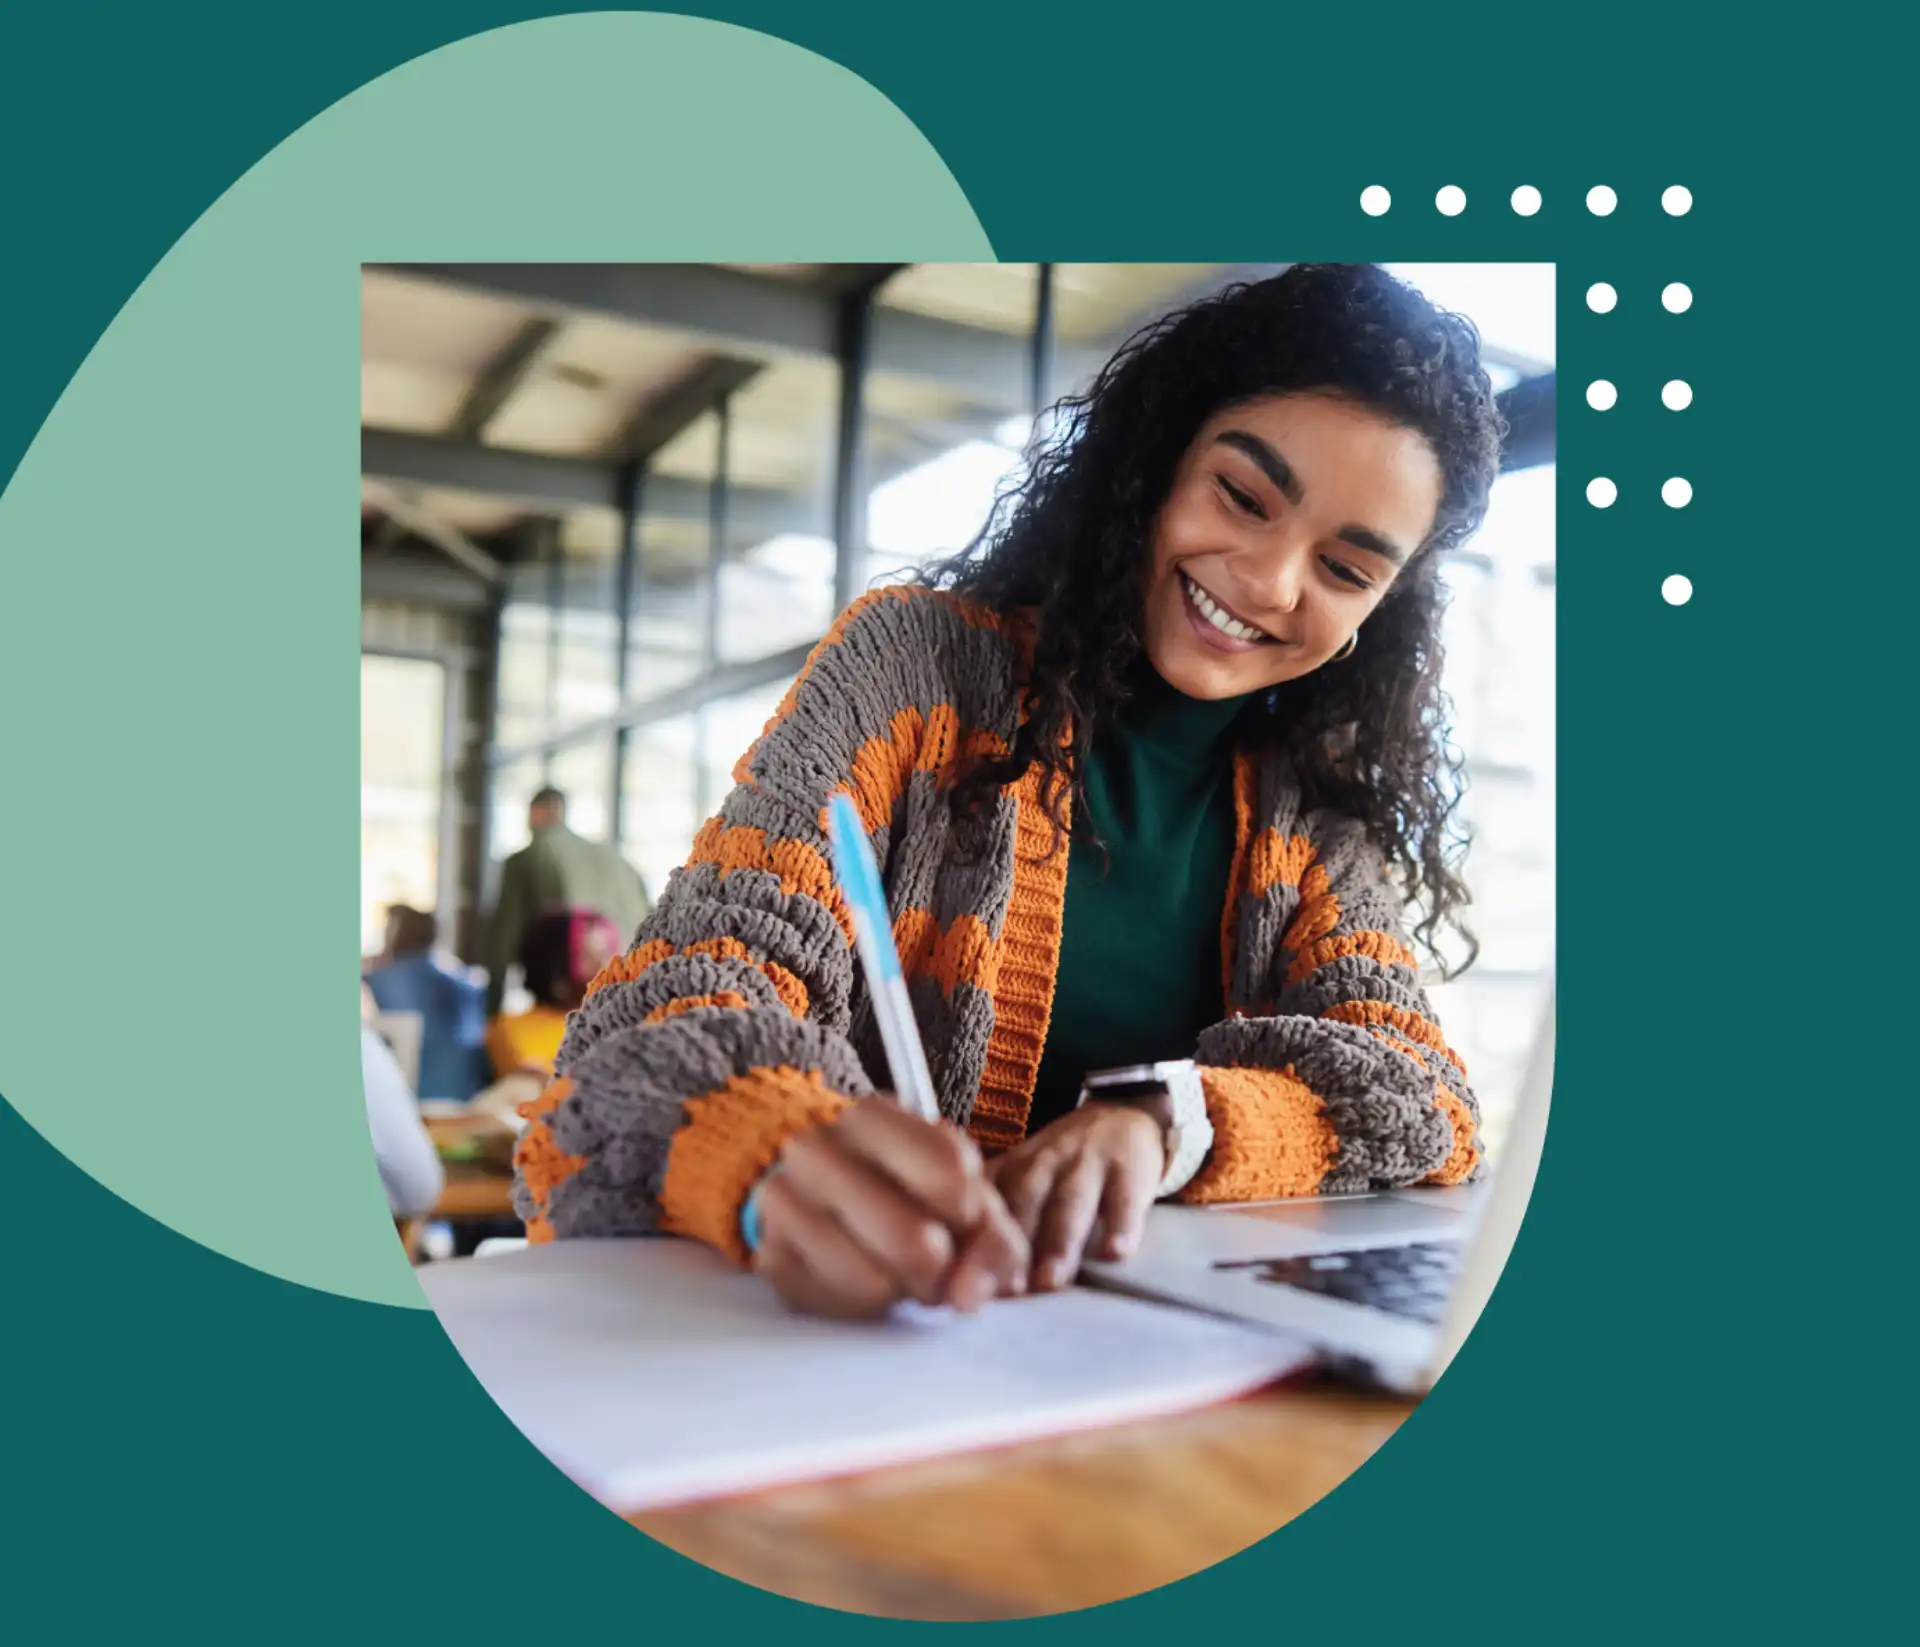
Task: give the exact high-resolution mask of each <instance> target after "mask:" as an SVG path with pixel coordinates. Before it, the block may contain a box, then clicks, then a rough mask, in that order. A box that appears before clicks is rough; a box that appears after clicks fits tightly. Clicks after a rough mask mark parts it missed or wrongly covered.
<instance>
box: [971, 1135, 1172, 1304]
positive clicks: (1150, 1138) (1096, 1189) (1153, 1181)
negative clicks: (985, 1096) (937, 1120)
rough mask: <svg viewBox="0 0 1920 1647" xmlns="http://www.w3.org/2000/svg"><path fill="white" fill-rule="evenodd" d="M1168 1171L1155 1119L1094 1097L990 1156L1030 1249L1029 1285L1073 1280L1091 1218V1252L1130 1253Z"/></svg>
mask: <svg viewBox="0 0 1920 1647" xmlns="http://www.w3.org/2000/svg"><path fill="white" fill-rule="evenodd" d="M1166 1170H1167V1146H1166V1138H1165V1134H1164V1132H1163V1130H1162V1128H1161V1125H1160V1122H1159V1120H1158V1118H1157V1117H1155V1116H1154V1115H1153V1114H1152V1112H1151V1111H1149V1110H1145V1109H1140V1108H1138V1107H1136V1106H1133V1105H1129V1104H1116V1103H1107V1102H1102V1101H1100V1100H1097V1099H1096V1100H1090V1101H1088V1102H1087V1103H1084V1104H1082V1105H1081V1106H1080V1107H1079V1108H1078V1109H1076V1110H1075V1111H1073V1113H1072V1114H1070V1115H1063V1116H1061V1117H1060V1119H1059V1120H1057V1121H1055V1122H1054V1123H1053V1124H1052V1125H1051V1126H1047V1127H1042V1128H1041V1129H1040V1131H1039V1132H1037V1133H1035V1134H1034V1135H1033V1136H1032V1137H1031V1138H1028V1139H1026V1140H1025V1141H1024V1142H1022V1143H1020V1144H1016V1145H1015V1146H1014V1147H1013V1148H1012V1149H1010V1150H1008V1151H1007V1152H1006V1153H1005V1154H1004V1155H1000V1156H996V1157H995V1158H994V1159H993V1160H991V1161H989V1162H988V1163H987V1176H988V1177H989V1178H990V1179H991V1180H992V1181H993V1184H994V1186H995V1187H996V1188H997V1189H998V1190H999V1191H1000V1194H1001V1197H1002V1198H1003V1199H1004V1200H1005V1201H1006V1203H1007V1207H1008V1209H1009V1210H1010V1211H1011V1212H1012V1213H1013V1216H1014V1218H1015V1219H1016V1220H1017V1221H1018V1223H1019V1224H1020V1227H1021V1228H1022V1229H1024V1230H1025V1231H1026V1232H1027V1240H1028V1242H1029V1244H1030V1245H1031V1246H1032V1249H1033V1270H1032V1273H1031V1275H1030V1276H1029V1277H1028V1282H1027V1284H1028V1286H1029V1288H1030V1289H1031V1290H1033V1291H1036V1292H1045V1291H1049V1290H1051V1289H1053V1288H1055V1287H1064V1286H1066V1285H1067V1284H1068V1283H1069V1282H1071V1281H1072V1280H1073V1278H1074V1276H1075V1275H1076V1274H1077V1273H1078V1272H1079V1269H1080V1260H1081V1255H1082V1254H1083V1253H1084V1252H1085V1251H1086V1249H1087V1245H1088V1241H1089V1238H1090V1237H1091V1236H1092V1234H1093V1231H1094V1227H1095V1225H1096V1224H1097V1225H1098V1226H1099V1228H1100V1234H1101V1239H1100V1241H1099V1243H1098V1246H1097V1248H1096V1250H1095V1252H1094V1254H1093V1256H1094V1257H1096V1258H1101V1259H1117V1258H1124V1257H1126V1256H1127V1254H1128V1253H1130V1252H1131V1251H1133V1249H1134V1248H1135V1247H1136V1246H1138V1245H1139V1242H1140V1232H1141V1229H1142V1228H1143V1226H1144V1225H1145V1224H1146V1221H1147V1210H1148V1209H1149V1208H1150V1207H1151V1206H1152V1205H1153V1198H1154V1191H1155V1190H1157V1189H1158V1188H1159V1187H1160V1180H1161V1178H1162V1177H1163V1176H1164V1175H1165V1173H1166Z"/></svg>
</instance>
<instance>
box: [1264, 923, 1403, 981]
mask: <svg viewBox="0 0 1920 1647" xmlns="http://www.w3.org/2000/svg"><path fill="white" fill-rule="evenodd" d="M1347 955H1364V956H1365V957H1366V958H1367V959H1368V960H1370V961H1378V962H1379V963H1380V964H1381V965H1382V966H1418V965H1419V963H1418V962H1417V961H1416V960H1415V959H1414V954H1413V951H1412V950H1410V949H1408V948H1407V946H1406V945H1405V944H1403V943H1401V942H1400V940H1399V939H1398V938H1396V937H1394V936H1393V934H1392V933H1390V932H1350V933H1347V934H1345V935H1343V936H1341V937H1338V938H1321V939H1319V940H1318V941H1317V942H1314V943H1310V944H1308V945H1307V946H1306V947H1305V948H1304V949H1302V950H1301V951H1300V952H1299V953H1298V954H1297V955H1295V956H1294V958H1293V964H1292V965H1291V966H1289V967H1288V968H1287V982H1288V983H1290V984H1297V983H1299V982H1301V981H1302V980H1303V979H1306V978H1310V977H1311V976H1312V975H1313V974H1314V973H1315V972H1317V971H1318V970H1319V969H1320V968H1321V967H1323V966H1325V965H1326V964H1327V962H1329V961H1337V960H1339V959H1341V958H1342V957H1343V956H1347Z"/></svg>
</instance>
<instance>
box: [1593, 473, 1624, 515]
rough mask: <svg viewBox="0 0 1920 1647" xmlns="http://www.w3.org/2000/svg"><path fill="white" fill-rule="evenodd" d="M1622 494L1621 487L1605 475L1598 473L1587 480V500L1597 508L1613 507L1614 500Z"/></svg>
mask: <svg viewBox="0 0 1920 1647" xmlns="http://www.w3.org/2000/svg"><path fill="white" fill-rule="evenodd" d="M1619 495H1620V488H1619V487H1617V486H1616V485H1614V484H1613V482H1612V481H1610V480H1608V479H1607V477H1606V476H1605V475H1596V476H1595V477H1594V478H1593V479H1592V480H1590V481H1588V482H1587V502H1589V503H1591V504H1592V505H1593V506H1594V508H1596V509H1611V508H1612V507H1613V500H1614V499H1615V498H1617V497H1618V496H1619Z"/></svg>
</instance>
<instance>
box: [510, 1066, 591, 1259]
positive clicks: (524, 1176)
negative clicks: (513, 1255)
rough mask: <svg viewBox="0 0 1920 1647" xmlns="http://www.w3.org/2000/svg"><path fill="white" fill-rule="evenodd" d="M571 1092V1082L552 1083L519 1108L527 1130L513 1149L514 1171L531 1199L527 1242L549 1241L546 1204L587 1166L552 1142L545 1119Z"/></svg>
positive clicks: (550, 1128)
mask: <svg viewBox="0 0 1920 1647" xmlns="http://www.w3.org/2000/svg"><path fill="white" fill-rule="evenodd" d="M572 1092H573V1082H571V1081H569V1080H566V1079H564V1078H563V1079H561V1080H558V1081H555V1082H553V1083H552V1084H551V1085H550V1086H549V1087H548V1088H547V1089H546V1091H544V1092H543V1093H541V1094H540V1096H539V1097H538V1098H529V1099H528V1100H527V1101H526V1102H525V1103H524V1104H522V1105H520V1106H519V1110H520V1115H521V1117H522V1119H524V1120H525V1121H526V1122H527V1129H526V1131H525V1132H523V1133H521V1134H520V1142H519V1143H518V1144H516V1145H515V1146H514V1151H513V1165H514V1170H515V1171H517V1172H518V1173H519V1175H520V1181H521V1182H522V1183H523V1184H525V1185H526V1187H527V1193H528V1194H529V1195H531V1196H532V1197H533V1205H534V1212H533V1216H532V1217H531V1218H529V1219H528V1220H527V1239H528V1240H529V1241H531V1242H535V1243H543V1242H547V1241H551V1240H552V1239H553V1225H552V1224H551V1223H549V1222H548V1221H547V1202H548V1199H549V1198H550V1197H551V1196H552V1194H553V1192H554V1190H555V1189H556V1188H557V1187H558V1186H560V1185H561V1184H563V1183H565V1182H566V1181H567V1180H568V1179H569V1178H571V1177H572V1176H573V1175H574V1174H575V1173H576V1172H578V1171H579V1170H580V1169H581V1168H582V1167H584V1166H585V1165H586V1164H587V1158H586V1157H585V1156H584V1155H569V1154H567V1153H566V1151H565V1150H563V1149H561V1147H560V1146H559V1145H558V1144H556V1143H555V1142H554V1141H553V1127H552V1124H551V1123H550V1121H549V1120H548V1117H549V1116H550V1115H552V1113H553V1112H554V1111H555V1110H556V1109H558V1108H559V1107H560V1105H561V1104H563V1103H564V1102H565V1101H566V1100H567V1098H568V1097H569V1096H570V1095H571V1093H572Z"/></svg>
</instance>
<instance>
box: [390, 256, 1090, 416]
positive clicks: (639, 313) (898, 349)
mask: <svg viewBox="0 0 1920 1647" xmlns="http://www.w3.org/2000/svg"><path fill="white" fill-rule="evenodd" d="M381 267H383V268H385V269H387V270H388V271H389V272H391V273H394V274H400V275H405V276H408V277H411V278H414V279H420V280H431V281H436V282H438V283H440V284H442V285H446V286H455V287H459V288H461V289H463V290H466V291H473V292H481V293H484V294H486V295H488V296H490V297H497V298H505V299H507V300H508V301H510V302H515V303H522V304H526V305H528V306H529V307H531V308H534V309H536V310H538V311H539V312H541V313H542V314H545V315H548V316H550V317H552V316H567V315H595V316H599V317H602V318H607V319H614V320H622V321H626V322H628V323H630V324H633V325H641V326H649V327H654V328H658V329H661V330H665V331H675V332H684V333H687V334H689V335H690V336H693V337H696V338H699V339H702V340H704V342H705V343H706V345H707V347H709V348H711V349H713V350H715V351H717V352H720V353H725V354H731V355H736V356H747V357H750V358H755V359H761V360H773V359H779V358H781V357H782V356H800V357H803V358H808V359H814V360H832V359H834V358H836V344H837V342H838V332H839V309H840V294H838V293H837V292H835V291H833V290H830V289H828V288H827V287H825V286H821V285H815V284H812V283H804V282H799V281H790V280H775V279H771V278H769V277H767V276H765V275H750V274H742V273H740V272H739V271H738V270H736V269H723V268H720V267H718V266H716V265H713V264H700V263H677V264H676V263H394V264H384V265H381ZM876 267H879V266H876ZM873 364H874V369H875V370H877V371H884V372H889V373H894V374H898V375H901V376H906V377H919V378H925V379H928V380H929V381H932V382H936V383H939V384H940V385H941V386H942V387H944V388H946V389H948V390H949V391H950V392H952V393H954V394H956V395H959V396H961V397H963V398H965V399H969V400H975V401H978V402H980V403H981V404H983V405H988V406H997V407H1003V408H1005V409H1006V410H1007V411H1010V412H1011V411H1021V410H1024V409H1025V401H1026V390H1027V385H1028V378H1029V372H1028V349H1027V340H1026V338H1025V336H1024V335H1017V334H1009V333H1005V332H995V331H989V330H987V329H986V328H984V327H979V326H963V325H959V324H957V323H956V322H953V321H949V320H935V319H932V318H931V317H929V316H926V315H917V314H911V313H908V312H907V311H905V310H901V309H889V308H885V307H884V306H876V309H875V312H874V324H873ZM1099 365H1100V361H1099V359H1097V358H1096V357H1095V356H1094V355H1093V354H1092V353H1090V352H1089V351H1086V350H1071V351H1063V352H1062V357H1061V359H1060V360H1059V362H1058V367H1059V371H1060V376H1061V380H1062V381H1066V382H1072V381H1077V380H1078V378H1079V377H1081V376H1084V375H1089V374H1091V373H1092V372H1093V371H1095V370H1097V369H1098V367H1099Z"/></svg>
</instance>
